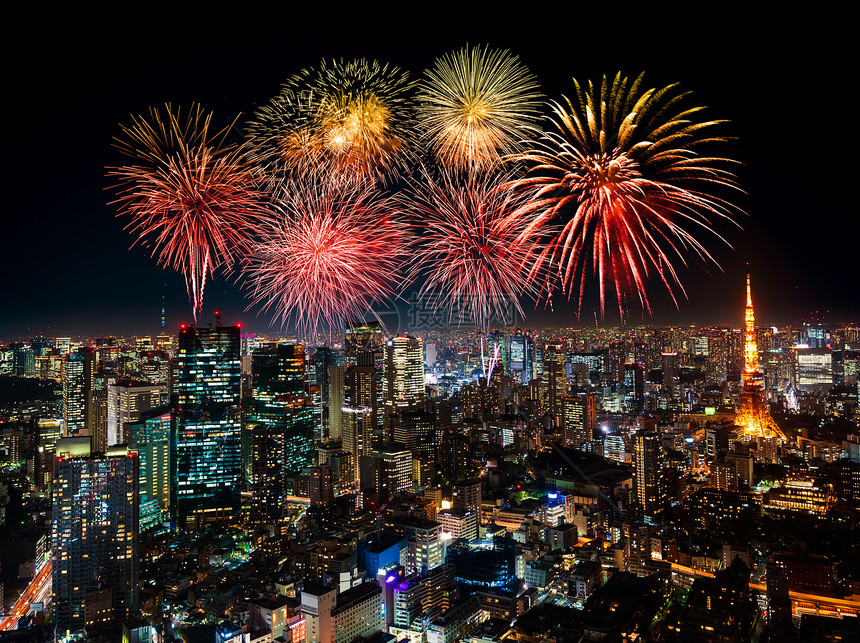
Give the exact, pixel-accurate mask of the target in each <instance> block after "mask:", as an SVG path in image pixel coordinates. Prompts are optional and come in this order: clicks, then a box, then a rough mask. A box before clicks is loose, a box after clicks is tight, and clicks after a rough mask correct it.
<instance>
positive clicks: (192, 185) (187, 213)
mask: <svg viewBox="0 0 860 643" xmlns="http://www.w3.org/2000/svg"><path fill="white" fill-rule="evenodd" d="M211 120H212V114H211V113H204V112H203V110H202V109H201V107H200V106H192V107H191V109H190V110H189V111H188V113H187V115H183V114H181V110H180V109H177V110H176V111H175V112H174V111H173V110H172V109H171V107H170V105H167V106H165V108H164V110H163V111H161V110H158V109H153V108H150V110H149V118H148V119H146V118H144V117H132V124H131V125H130V126H127V127H126V126H122V130H123V133H124V135H125V137H124V139H120V138H116V139H114V141H115V142H114V145H115V146H116V147H117V148H118V149H119V150H120V151H121V152H122V153H123V154H125V155H127V156H130V157H132V158H133V159H134V160H135V162H134V163H133V164H129V165H123V166H120V167H113V168H108V171H107V175H108V176H109V177H113V178H114V179H115V180H116V183H115V186H114V187H115V189H116V190H117V193H118V198H117V199H116V200H115V201H113V202H112V203H116V204H117V205H118V209H119V213H118V216H121V215H127V216H129V217H131V222H130V223H129V224H128V225H127V226H126V228H127V229H129V230H130V231H131V233H132V234H133V235H135V236H136V237H137V239H136V241H135V242H134V243H140V244H142V245H151V246H152V256H153V257H157V260H158V264H159V265H160V266H169V267H171V268H173V269H174V270H176V271H178V272H181V273H182V275H183V276H184V277H185V285H186V288H187V289H188V297H189V299H190V301H191V306H192V314H193V316H194V320H195V323H196V320H197V317H198V315H199V314H200V312H201V309H202V306H203V291H204V289H205V286H206V280H207V278H208V277H209V276H210V275H211V274H212V272H213V271H214V270H215V269H216V268H218V267H221V266H223V267H225V268H227V269H229V268H231V267H232V266H233V265H234V263H235V262H236V260H237V258H238V257H242V256H243V255H244V254H245V253H246V252H247V249H248V247H249V243H250V240H251V234H252V233H253V232H254V231H255V230H256V228H257V226H258V225H259V222H260V221H261V220H262V218H263V217H264V216H265V215H266V214H267V210H266V208H265V206H264V201H265V194H264V193H263V191H262V190H261V189H260V185H259V177H258V176H257V174H256V170H255V169H254V168H253V167H252V166H251V165H250V164H249V163H248V162H247V161H246V160H245V157H244V154H243V152H242V151H241V150H240V149H239V148H238V147H237V146H236V145H233V144H230V143H227V142H226V140H225V139H226V135H227V133H228V131H229V129H230V128H229V127H227V128H224V129H223V130H220V131H217V132H213V131H212V130H211V128H210V127H211ZM132 245H134V244H132Z"/></svg>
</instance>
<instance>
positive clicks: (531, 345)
mask: <svg viewBox="0 0 860 643" xmlns="http://www.w3.org/2000/svg"><path fill="white" fill-rule="evenodd" d="M534 352H535V342H534V339H533V338H532V337H531V335H529V334H528V333H527V332H526V331H519V330H518V331H515V332H514V334H513V335H511V348H510V374H511V376H512V377H513V378H514V379H515V380H516V382H517V383H519V384H528V383H529V382H530V381H532V379H534Z"/></svg>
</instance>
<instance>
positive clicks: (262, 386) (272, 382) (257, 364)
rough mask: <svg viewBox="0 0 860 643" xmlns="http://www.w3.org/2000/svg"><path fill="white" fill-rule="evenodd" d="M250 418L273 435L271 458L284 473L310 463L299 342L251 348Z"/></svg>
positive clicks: (309, 414) (309, 411)
mask: <svg viewBox="0 0 860 643" xmlns="http://www.w3.org/2000/svg"><path fill="white" fill-rule="evenodd" d="M252 364H253V366H252V368H253V377H254V380H253V381H254V389H253V398H254V404H253V408H254V410H253V412H252V414H251V421H252V422H255V423H259V424H264V425H265V426H267V427H268V428H269V433H270V435H272V436H273V443H272V445H271V447H270V452H271V455H272V457H274V458H277V459H278V460H279V463H278V466H279V468H281V469H282V471H283V472H285V473H286V474H287V475H291V474H295V473H299V472H300V471H301V470H302V469H303V468H304V467H307V466H310V465H311V464H313V462H312V460H313V430H314V418H313V407H312V405H311V401H310V399H309V397H308V394H307V391H306V386H305V349H304V346H303V345H302V344H295V343H279V344H276V345H271V344H270V345H267V346H263V347H261V348H257V349H255V350H254V352H253V354H252Z"/></svg>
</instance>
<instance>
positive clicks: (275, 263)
mask: <svg viewBox="0 0 860 643" xmlns="http://www.w3.org/2000/svg"><path fill="white" fill-rule="evenodd" d="M277 201H278V203H277V205H276V208H277V210H278V212H277V215H276V216H275V218H274V219H272V220H271V221H270V222H269V223H268V224H266V225H265V226H263V227H262V229H261V240H260V241H259V242H258V243H256V244H254V246H253V248H252V256H251V257H250V259H249V264H248V266H247V267H246V268H245V269H244V277H245V280H246V287H247V288H248V289H249V290H250V291H251V293H252V296H253V303H252V305H256V304H260V305H262V309H263V310H264V311H268V310H271V311H273V312H274V313H275V318H274V319H275V320H280V323H281V325H282V326H283V325H286V324H288V323H289V322H291V321H292V322H294V323H295V325H296V327H297V329H298V331H299V332H300V333H301V334H303V335H305V336H307V335H310V334H311V333H313V332H315V331H317V330H321V329H324V328H327V329H329V330H332V331H335V332H338V331H341V330H343V328H344V327H345V325H346V324H347V323H349V322H353V321H355V320H356V319H362V318H364V316H365V315H366V314H367V313H368V312H371V313H373V306H374V305H375V304H377V303H379V302H382V301H385V300H386V299H389V298H390V297H392V296H394V295H396V289H397V286H398V285H399V284H400V266H401V264H402V262H403V252H404V250H405V248H406V245H407V241H408V233H407V227H406V225H405V224H404V223H403V222H401V221H400V220H399V216H400V210H399V207H398V206H397V204H396V202H395V201H394V200H393V199H392V198H391V197H389V196H385V195H381V194H379V193H377V192H376V191H375V190H374V189H373V186H372V184H371V183H370V182H359V181H353V182H340V181H337V182H332V181H327V180H324V179H322V178H320V177H316V178H310V179H306V180H303V181H301V182H291V183H288V184H286V185H285V186H284V188H283V189H282V191H281V193H280V196H279V197H278V198H277Z"/></svg>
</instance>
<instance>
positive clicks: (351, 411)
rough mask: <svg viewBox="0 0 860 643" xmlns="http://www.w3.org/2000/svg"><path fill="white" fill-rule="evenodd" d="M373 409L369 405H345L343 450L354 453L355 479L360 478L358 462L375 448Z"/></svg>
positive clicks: (353, 477) (353, 476)
mask: <svg viewBox="0 0 860 643" xmlns="http://www.w3.org/2000/svg"><path fill="white" fill-rule="evenodd" d="M373 419H374V415H373V409H371V408H369V407H367V406H357V407H353V406H345V407H343V440H342V444H343V450H344V451H346V452H347V453H351V454H352V456H353V457H352V462H351V464H352V466H353V475H352V479H353V481H357V480H358V473H359V470H358V462H359V458H360V457H361V456H366V455H370V451H371V449H372V448H373V430H374V428H375V427H374V424H373Z"/></svg>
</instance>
